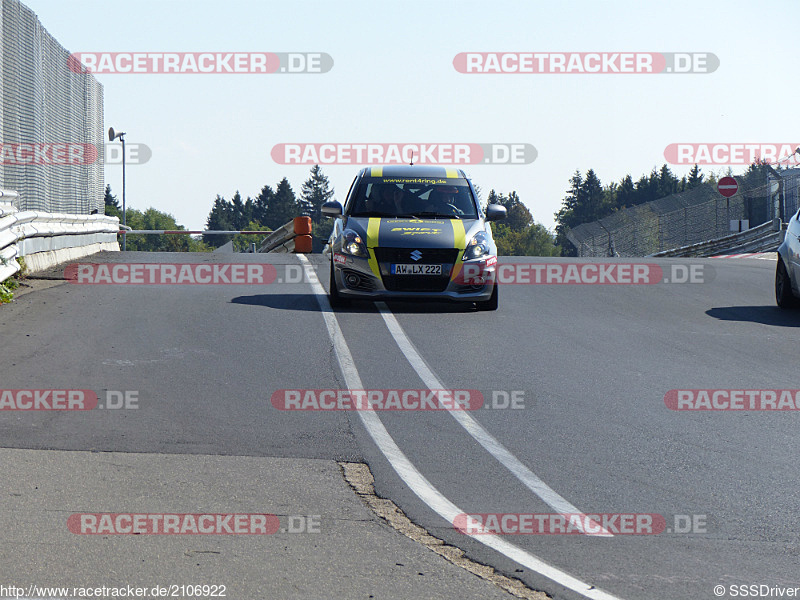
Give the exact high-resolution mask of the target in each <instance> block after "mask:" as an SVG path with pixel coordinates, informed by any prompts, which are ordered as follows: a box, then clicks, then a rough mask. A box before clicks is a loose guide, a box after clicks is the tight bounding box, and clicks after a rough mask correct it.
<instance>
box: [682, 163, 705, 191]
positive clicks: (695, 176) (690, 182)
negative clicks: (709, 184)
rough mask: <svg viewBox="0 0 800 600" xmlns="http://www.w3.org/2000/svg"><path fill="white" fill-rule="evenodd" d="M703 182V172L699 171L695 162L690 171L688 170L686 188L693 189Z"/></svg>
mask: <svg viewBox="0 0 800 600" xmlns="http://www.w3.org/2000/svg"><path fill="white" fill-rule="evenodd" d="M702 183H703V174H702V173H700V167H698V166H697V164H695V165H694V166H693V167H692V169H691V171H689V178H688V179H687V180H686V189H688V190H693V189H694V188H696V187H699V186H700V185H701V184H702Z"/></svg>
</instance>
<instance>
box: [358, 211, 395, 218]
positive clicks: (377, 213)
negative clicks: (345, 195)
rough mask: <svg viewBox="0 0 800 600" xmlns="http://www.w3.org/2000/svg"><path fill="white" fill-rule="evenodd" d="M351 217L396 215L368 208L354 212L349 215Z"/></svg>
mask: <svg viewBox="0 0 800 600" xmlns="http://www.w3.org/2000/svg"><path fill="white" fill-rule="evenodd" d="M350 216H351V217H395V216H397V215H393V214H391V213H385V212H380V211H379V210H370V211H367V212H360V213H354V214H352V215H350Z"/></svg>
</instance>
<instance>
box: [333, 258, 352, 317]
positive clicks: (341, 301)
mask: <svg viewBox="0 0 800 600" xmlns="http://www.w3.org/2000/svg"><path fill="white" fill-rule="evenodd" d="M328 302H329V303H330V305H331V306H332V307H333V308H343V307H345V306H347V305H348V304H350V301H349V300H347V299H346V298H342V297H341V295H339V288H338V287H336V278H335V277H334V275H333V260H331V278H330V283H329V284H328Z"/></svg>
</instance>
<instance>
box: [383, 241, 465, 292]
mask: <svg viewBox="0 0 800 600" xmlns="http://www.w3.org/2000/svg"><path fill="white" fill-rule="evenodd" d="M459 252H460V250H458V249H457V248H375V258H377V259H378V263H379V265H380V270H381V278H382V279H383V285H384V287H385V288H386V289H387V290H389V291H390V292H443V291H444V290H445V289H447V285H448V284H449V283H450V273H451V272H452V270H453V264H454V263H455V262H456V260H457V259H458V253H459ZM417 253H419V254H421V255H422V256H419V254H417ZM412 255H413V256H412ZM415 257H416V258H418V260H414V258H415ZM393 263H399V264H417V265H442V275H441V276H434V275H392V274H391V266H390V265H391V264H393Z"/></svg>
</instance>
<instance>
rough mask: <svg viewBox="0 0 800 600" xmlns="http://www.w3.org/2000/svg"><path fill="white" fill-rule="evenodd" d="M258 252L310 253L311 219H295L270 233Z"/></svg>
mask: <svg viewBox="0 0 800 600" xmlns="http://www.w3.org/2000/svg"><path fill="white" fill-rule="evenodd" d="M258 251H259V252H298V253H306V252H311V217H295V218H294V219H292V220H291V221H289V222H288V223H286V225H283V226H282V227H279V228H278V229H276V230H275V231H273V232H272V233H270V234H269V235H268V236H267V237H266V238H265V239H264V241H263V242H262V243H261V247H260V248H259V249H258Z"/></svg>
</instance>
